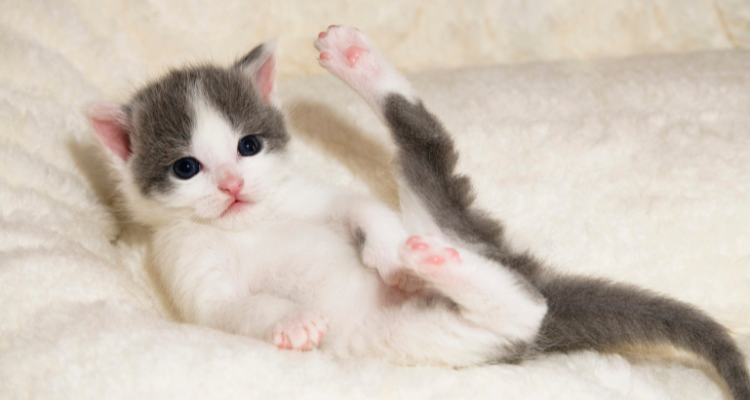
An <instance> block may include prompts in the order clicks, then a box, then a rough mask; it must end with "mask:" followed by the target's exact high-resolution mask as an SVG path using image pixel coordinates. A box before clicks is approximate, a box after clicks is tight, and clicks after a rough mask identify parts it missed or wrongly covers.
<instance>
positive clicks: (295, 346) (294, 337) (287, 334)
mask: <svg viewBox="0 0 750 400" xmlns="http://www.w3.org/2000/svg"><path fill="white" fill-rule="evenodd" d="M326 332H328V324H327V323H326V321H325V318H323V316H321V315H320V314H318V313H317V312H314V311H305V312H302V313H300V314H298V315H296V316H294V317H291V318H287V319H285V320H283V321H281V322H279V323H278V324H276V326H275V327H274V328H273V332H272V334H271V338H272V340H273V344H275V345H276V347H278V348H280V349H285V350H312V349H314V348H316V347H317V346H318V343H320V341H321V340H322V339H323V336H324V335H325V334H326Z"/></svg>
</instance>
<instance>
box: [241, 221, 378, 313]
mask: <svg viewBox="0 0 750 400" xmlns="http://www.w3.org/2000/svg"><path fill="white" fill-rule="evenodd" d="M235 240H236V246H237V249H238V250H239V254H240V260H241V262H240V267H241V268H242V269H244V270H243V271H241V272H240V274H241V275H244V276H245V278H246V279H247V282H248V284H249V290H250V291H251V292H253V293H269V294H275V295H278V296H281V297H285V298H288V299H290V300H293V301H295V302H297V303H299V304H301V305H305V306H309V307H310V308H314V309H316V310H317V311H320V312H321V313H323V314H324V316H325V317H326V318H328V319H329V321H330V322H331V323H332V324H336V321H335V320H337V319H339V318H352V315H351V314H352V313H354V315H357V314H361V312H354V308H356V309H357V310H360V311H365V310H368V309H371V308H372V307H377V302H378V298H379V294H380V293H381V291H382V290H383V289H384V285H383V283H382V281H381V280H380V278H379V277H378V275H377V272H375V271H374V270H372V269H370V268H367V267H365V266H363V265H362V263H361V261H360V258H359V255H358V251H357V248H356V244H355V243H353V240H352V239H351V238H350V237H348V235H347V234H345V233H344V232H341V231H338V230H336V229H335V228H333V227H331V226H327V225H318V224H309V223H306V224H303V223H299V222H294V223H274V224H269V225H267V226H261V227H258V228H257V229H253V230H252V231H248V232H242V233H239V234H237V236H236V238H235ZM242 260H246V261H247V262H242Z"/></svg>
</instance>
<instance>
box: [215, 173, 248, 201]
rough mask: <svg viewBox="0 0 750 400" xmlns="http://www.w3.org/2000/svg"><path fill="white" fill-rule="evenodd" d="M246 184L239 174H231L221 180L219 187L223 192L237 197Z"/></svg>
mask: <svg viewBox="0 0 750 400" xmlns="http://www.w3.org/2000/svg"><path fill="white" fill-rule="evenodd" d="M244 185H245V180H244V179H242V178H241V177H239V176H234V175H230V176H228V177H226V178H224V179H222V180H221V182H219V189H220V190H221V191H222V192H226V193H227V194H229V195H231V196H234V197H237V195H238V194H240V191H241V190H242V186H244Z"/></svg>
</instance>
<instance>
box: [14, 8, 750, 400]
mask: <svg viewBox="0 0 750 400" xmlns="http://www.w3.org/2000/svg"><path fill="white" fill-rule="evenodd" d="M324 3H325V2H324ZM330 3H331V4H333V2H330ZM541 3H542V2H540V4H541ZM548 3H549V4H551V3H558V2H548ZM600 3H601V4H604V3H603V2H600ZM631 3H633V2H631ZM656 3H658V4H670V3H669V2H656ZM673 3H675V4H676V2H673ZM689 3H691V4H703V3H702V2H699V1H694V2H689ZM730 3H731V4H736V5H737V4H739V5H738V7H740V6H741V4H740V3H741V2H735V3H732V2H731V1H725V2H717V4H719V5H720V6H721V7H725V6H726V5H727V4H730ZM128 4H131V5H129V6H127V7H126V6H125V2H122V4H120V3H109V4H108V5H104V6H100V5H99V3H91V4H85V2H80V3H73V2H50V3H44V2H23V3H19V4H18V5H17V8H16V7H12V8H11V7H9V6H5V7H3V13H2V16H0V20H1V21H2V23H1V24H0V25H1V26H0V54H2V62H0V304H1V305H2V307H0V398H4V399H5V398H11V399H16V398H75V399H102V398H107V399H118V398H123V399H126V398H127V399H132V398H154V399H163V398H185V399H191V398H194V399H211V398H258V399H268V398H328V399H331V398H334V399H335V398H341V399H358V398H404V399H416V398H430V399H441V398H445V399H460V398H466V399H477V398H499V397H502V398H504V399H545V398H555V399H559V398H570V399H626V398H627V399H631V398H632V399H654V400H664V399H725V398H727V397H725V396H727V395H726V394H725V393H724V392H722V385H723V384H722V383H721V382H720V380H718V378H717V377H716V376H715V374H714V373H713V372H712V371H711V369H710V368H707V367H706V366H705V365H704V364H703V363H702V362H700V361H697V360H695V359H693V358H691V357H688V356H682V355H679V354H677V355H675V354H672V353H671V352H669V351H665V350H664V349H655V348H648V349H629V351H628V352H620V353H608V354H600V353H596V352H581V353H575V354H570V355H550V356H544V357H539V358H537V359H534V360H530V361H526V362H524V363H521V364H520V365H496V366H485V367H476V368H466V369H461V370H453V369H449V368H440V367H431V366H415V367H397V366H393V365H389V364H387V363H384V362H382V361H378V360H335V359H332V358H331V357H329V356H327V355H326V354H323V353H320V352H312V353H295V352H288V351H279V350H277V349H275V348H274V347H273V346H270V345H268V344H265V343H262V342H260V341H256V340H253V339H249V338H244V337H239V336H234V335H229V334H225V333H222V332H218V331H214V330H211V329H208V328H203V327H198V326H192V325H185V324H179V323H176V322H175V321H174V320H173V318H172V317H171V316H170V312H169V309H168V307H167V306H165V305H164V304H163V302H162V300H161V298H160V297H159V296H160V295H159V291H158V288H156V287H155V286H154V285H153V284H152V281H151V279H150V278H149V274H148V271H147V270H146V269H145V268H144V262H145V260H144V256H143V254H144V251H143V250H144V242H143V235H142V234H143V232H140V231H138V230H137V229H134V228H132V227H127V226H125V225H123V224H122V223H120V222H119V221H121V218H120V217H119V216H118V215H117V214H116V213H115V212H114V211H113V210H112V208H111V207H110V204H112V203H113V200H114V199H113V194H112V192H111V186H110V181H111V179H110V177H109V176H108V174H107V171H106V168H104V167H103V165H104V164H103V162H102V160H101V158H100V157H99V156H98V154H99V153H98V150H97V148H96V146H94V145H93V134H92V133H91V132H90V131H89V129H88V128H87V126H86V123H85V119H84V116H83V114H82V112H81V108H82V107H83V105H84V104H86V103H87V102H89V101H92V100H96V99H102V98H105V97H106V98H109V99H115V100H116V99H118V98H119V99H124V98H126V97H127V95H128V94H130V93H132V92H131V90H132V89H133V88H134V87H135V83H133V82H138V81H139V80H142V79H145V77H146V76H148V75H149V74H151V73H153V72H154V70H158V69H159V68H164V67H165V66H167V65H179V63H180V62H181V61H184V60H186V59H193V57H195V58H194V59H199V56H201V55H203V53H204V52H205V51H208V50H211V51H213V52H214V53H216V54H220V56H218V57H217V58H218V59H222V60H224V59H226V60H229V59H231V57H230V55H231V56H234V55H235V53H237V52H240V51H244V50H246V49H245V47H247V46H251V45H253V44H255V41H257V39H260V38H259V37H258V36H253V35H247V37H244V38H242V40H240V41H234V40H232V41H231V43H228V42H229V39H230V35H229V33H226V35H227V39H226V42H224V41H222V40H223V39H222V38H223V36H221V35H222V34H223V33H222V32H227V30H228V29H229V28H227V26H226V25H224V21H223V20H222V18H218V17H217V18H209V17H210V16H212V15H214V16H215V15H216V14H215V11H212V10H213V9H210V7H208V6H206V5H204V8H206V11H205V13H206V18H205V20H204V19H201V18H198V16H193V17H192V18H193V19H190V18H186V17H185V15H186V14H188V13H189V11H190V10H192V11H190V12H195V13H198V12H199V9H198V8H197V6H195V5H186V6H185V7H184V8H180V7H178V6H176V5H171V6H170V5H162V4H157V3H150V2H144V3H137V2H128ZM233 4H234V3H233ZM236 4H240V3H239V2H238V3H236ZM269 4H271V3H269ZM284 4H287V3H284ZM342 4H343V3H342ZM394 4H395V3H394ZM491 4H494V5H508V4H511V5H512V4H516V3H514V2H494V3H491ZM518 4H520V2H519V3H518ZM597 4H599V3H597ZM681 4H682V3H681ZM97 7H98V8H97ZM130 7H132V8H130ZM237 7H240V6H239V5H237ZM242 7H244V6H242ZM268 7H269V8H273V7H271V6H268ZM285 7H289V6H285ZM325 7H328V6H325V5H323V6H322V8H323V9H325ZM331 7H333V6H331ZM445 7H447V6H445ZM518 7H520V6H518ZM600 7H603V6H601V5H600ZM696 7H697V6H696ZM155 8H159V9H160V10H162V12H160V13H152V12H151V11H153V10H154V9H155ZM688 8H689V7H688ZM170 9H172V10H170ZM229 9H231V8H229ZM96 10H99V11H96ZM102 10H103V11H102ZM143 10H145V11H143ZM149 10H151V11H149ZM170 11H174V13H173V14H170ZM303 11H304V10H300V11H298V12H300V13H302V12H303ZM365 11H366V10H365ZM423 11H424V10H423ZM264 12H265V13H270V14H269V15H271V14H272V13H273V12H276V11H274V10H270V9H269V10H265V9H263V8H262V7H259V8H258V9H255V10H253V14H252V15H248V21H256V22H257V21H260V19H259V17H258V15H263V14H262V13H264ZM348 12H353V11H348ZM383 12H385V11H383ZM424 12H427V11H424ZM445 12H446V13H448V11H445ZM529 12H530V11H529ZM107 13H109V14H107ZM105 14H106V15H110V17H109V19H101V18H102V17H101V16H102V15H105ZM226 15H228V16H231V17H232V18H233V19H232V21H233V22H232V24H234V25H231V24H230V26H239V25H238V24H240V23H239V22H237V21H240V20H241V19H242V18H244V16H243V15H234V13H227V14H226ZM332 15H333V14H332ZM441 15H442V14H441ZM737 15H738V17H737V18H739V17H741V16H742V15H743V14H741V13H737ZM143 16H151V17H152V18H151V19H148V18H141V17H143ZM77 18H78V19H77ZM299 18H302V16H299ZM316 18H317V17H316ZM360 18H364V17H363V16H360ZM445 18H449V16H446V17H445ZM198 20H200V21H202V22H201V23H202V24H203V25H201V24H197V25H191V24H192V23H193V22H195V21H198ZM186 21H188V22H189V21H193V22H190V23H188V22H186ZM248 23H249V22H248ZM267 23H268V24H269V26H271V25H272V24H271V22H270V20H269V22H267ZM368 23H370V24H371V25H370V26H374V24H375V22H372V21H370V22H368ZM519 23H520V22H519ZM151 24H153V25H155V26H157V27H158V26H162V27H164V26H166V28H164V29H163V31H159V32H156V33H154V34H150V33H149V32H150V31H148V30H145V28H144V27H148V26H151ZM170 24H176V25H177V26H180V27H182V28H180V29H181V30H178V29H172V28H170V26H171V25H170ZM498 24H501V23H500V22H498ZM301 26H302V27H297V28H293V29H292V28H290V31H291V32H292V33H291V35H292V37H295V36H294V35H301V34H302V32H303V31H305V30H309V31H310V32H306V31H305V32H304V35H306V37H307V36H309V37H310V38H311V37H312V36H313V35H315V33H316V32H317V30H316V29H317V28H313V27H311V26H307V25H301ZM410 26H411V25H410ZM211 28H215V29H216V32H218V33H214V36H210V38H204V39H202V40H205V41H203V42H200V43H199V44H198V45H196V47H195V48H194V47H188V46H187V45H186V44H185V43H186V42H187V41H188V39H189V38H185V37H182V35H183V33H185V32H193V33H191V35H193V36H191V35H187V36H189V37H196V36H195V35H198V33H195V32H205V31H208V30H211ZM139 29H140V30H139ZM248 29H250V28H248ZM269 29H270V28H269ZM274 29H276V28H274ZM167 31H168V32H167ZM263 32H267V31H263ZM280 32H281V31H280ZM162 33H164V35H162ZM368 33H369V32H368ZM282 34H283V33H282ZM550 34H551V33H550ZM139 35H140V36H139ZM258 35H260V34H258ZM424 35H431V33H429V32H427V33H424ZM435 35H437V34H435ZM240 36H241V35H240ZM250 36H253V37H252V38H250ZM234 37H236V35H233V36H231V38H234ZM430 37H432V36H430ZM733 37H735V38H738V37H741V35H734V36H733ZM251 39H252V40H251ZM373 39H374V41H375V43H377V44H381V43H379V39H378V36H377V34H376V35H373ZM284 40H291V39H283V36H282V40H281V51H282V53H283V52H293V51H294V49H295V48H296V47H294V46H293V45H292V46H291V47H289V48H286V49H285V47H284ZM295 40H296V39H295ZM306 40H307V39H306ZM382 40H384V41H385V42H384V43H383V47H384V52H385V53H386V55H388V56H391V55H393V56H394V58H395V59H396V60H397V63H405V64H404V65H408V67H409V68H413V69H419V68H420V66H424V65H427V64H429V63H430V62H431V59H430V58H429V57H430V56H428V55H426V54H428V53H440V51H441V50H440V46H439V45H438V43H441V38H440V36H439V35H437V36H435V37H434V40H435V42H436V43H435V44H433V45H432V47H431V50H430V49H426V48H419V49H417V50H415V51H417V52H418V54H417V53H415V54H413V57H415V58H420V57H426V58H420V60H422V61H419V62H417V63H413V64H409V61H403V60H408V57H406V58H403V54H405V53H407V52H408V48H406V47H403V48H397V47H398V46H396V47H391V48H390V49H391V50H393V52H392V53H391V51H389V44H388V40H387V39H382ZM409 40H415V41H416V43H420V44H422V45H424V42H420V41H419V40H418V39H409ZM737 40H739V39H737ZM292 41H293V40H292ZM224 44H226V46H225V47H222V46H223V45H224ZM202 45H205V46H206V48H204V49H203V51H202V50H200V47H201V46H202ZM555 46H558V47H559V48H563V47H564V46H562V45H560V44H556V45H555ZM722 46H724V45H722ZM722 46H718V47H722ZM727 46H728V45H727ZM727 46H724V47H727ZM709 47H710V46H709ZM449 48H451V47H450V46H449ZM193 49H198V50H196V51H195V52H192V51H191V50H193ZM146 50H148V51H146ZM428 50H429V51H428ZM563 50H564V49H563ZM563 50H558V51H560V53H558V54H555V53H554V52H546V53H545V54H547V55H550V56H549V58H555V57H558V56H560V54H562V55H570V53H565V52H564V51H563ZM304 51H309V52H310V54H309V55H306V56H305V57H302V58H299V59H298V60H300V61H298V62H299V63H304V65H302V64H300V65H296V66H295V64H294V63H295V61H294V60H297V59H296V58H295V57H296V56H295V57H288V54H289V53H288V54H287V56H285V57H286V58H282V59H281V61H280V62H281V66H282V68H283V69H284V68H285V71H287V74H288V75H287V76H291V75H294V74H296V73H297V72H301V71H312V70H313V69H314V68H317V67H316V65H315V60H314V54H313V53H312V50H304ZM402 53H403V54H402ZM603 54H609V53H603ZM410 57H411V56H410ZM436 57H437V56H436ZM541 58H544V57H541ZM399 60H400V61H399ZM480 61H487V60H486V59H485V60H480ZM285 63H291V64H292V66H291V67H290V66H289V65H287V64H285ZM420 63H422V64H420ZM285 65H286V66H285ZM443 65H450V63H448V64H443ZM411 78H412V79H413V81H414V82H415V87H416V88H417V90H418V91H419V92H420V93H421V94H422V96H423V98H424V101H425V103H426V105H427V106H428V108H430V109H431V110H432V111H433V112H434V113H435V114H437V115H438V116H439V117H440V118H441V119H442V120H443V121H444V123H445V124H446V126H447V127H448V129H449V130H450V131H451V132H452V133H453V134H454V136H455V138H456V141H457V145H458V147H459V149H460V151H461V153H462V158H461V161H460V163H459V167H458V168H459V169H460V170H461V171H462V172H465V173H467V174H469V175H471V176H472V178H473V179H474V181H475V184H476V185H475V186H476V188H477V203H478V204H479V205H481V206H482V207H483V208H485V209H486V210H488V211H489V212H491V213H492V214H493V215H494V216H496V217H498V218H501V219H502V220H503V221H505V223H506V226H507V234H508V237H509V238H510V239H511V240H512V241H513V242H514V244H515V245H516V246H517V247H518V248H519V249H528V250H530V251H531V252H533V253H534V254H536V255H538V256H539V257H540V258H542V259H543V260H545V262H546V263H547V264H549V265H551V266H553V267H554V268H557V269H559V270H562V271H566V272H570V273H581V274H588V275H593V276H603V277H609V278H612V279H615V280H618V281H622V282H630V283H634V284H637V285H639V286H643V287H646V288H650V289H652V290H655V291H658V292H661V293H665V294H668V295H670V296H673V297H676V298H678V299H681V300H684V301H687V302H690V303H692V304H695V305H697V306H698V307H700V308H702V309H703V310H705V311H707V312H708V313H710V314H711V315H712V316H714V317H715V318H717V319H718V320H719V321H720V322H722V323H724V324H725V325H726V326H727V327H729V328H730V329H731V330H732V332H733V335H734V336H735V338H736V339H737V340H738V342H739V343H740V345H741V346H742V348H743V350H744V351H745V352H746V353H747V352H748V351H750V313H748V311H749V310H750V228H749V227H750V200H749V199H750V53H748V52H744V51H736V50H735V51H719V52H708V53H698V54H692V55H672V56H649V57H641V58H632V59H620V60H608V61H597V62H582V61H569V62H555V63H548V64H543V63H536V64H520V65H516V66H494V67H474V68H469V69H463V70H456V71H443V72H427V73H421V74H418V75H413V76H411ZM281 89H282V90H281V96H282V99H283V102H284V105H285V108H286V110H287V114H288V116H289V119H288V121H289V126H290V129H291V131H292V133H293V136H294V139H293V142H292V147H291V150H292V159H293V160H294V162H296V163H298V164H299V165H300V166H301V167H302V168H304V169H306V170H308V171H309V172H310V173H312V174H314V175H317V176H319V177H320V178H321V179H324V180H327V181H330V182H332V183H335V184H338V185H344V186H348V187H351V188H353V190H362V191H365V190H370V191H371V192H372V193H374V194H375V195H377V196H379V197H380V198H382V199H383V200H384V201H386V202H388V203H389V204H396V203H395V201H396V200H395V194H394V193H395V191H394V186H393V177H392V175H391V172H390V167H389V159H390V156H391V151H392V144H391V143H390V140H389V138H388V134H387V131H386V130H385V129H384V128H383V127H382V126H381V125H380V123H379V121H378V120H377V118H376V117H375V116H374V115H373V114H372V112H371V111H370V110H369V109H368V108H367V107H366V105H365V104H364V102H362V101H361V100H359V99H358V98H357V96H356V95H355V94H354V93H353V92H352V91H351V90H349V89H348V88H347V87H345V86H344V85H343V84H341V83H340V82H338V81H336V80H335V79H333V78H331V77H328V76H321V77H316V78H298V79H294V80H285V81H283V82H282V84H281ZM117 96H119V97H117ZM324 396H325V397H324Z"/></svg>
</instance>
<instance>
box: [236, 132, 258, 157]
mask: <svg viewBox="0 0 750 400" xmlns="http://www.w3.org/2000/svg"><path fill="white" fill-rule="evenodd" d="M260 149H261V145H260V140H259V139H258V137H257V136H255V135H249V136H245V137H243V138H242V139H240V144H239V145H238V146H237V152H238V153H240V155H241V156H242V157H249V156H254V155H256V154H258V153H260Z"/></svg>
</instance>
